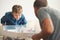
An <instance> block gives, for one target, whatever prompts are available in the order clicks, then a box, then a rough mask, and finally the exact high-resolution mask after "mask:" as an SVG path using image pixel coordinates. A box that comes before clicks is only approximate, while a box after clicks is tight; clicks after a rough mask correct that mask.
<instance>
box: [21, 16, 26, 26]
mask: <svg viewBox="0 0 60 40" xmlns="http://www.w3.org/2000/svg"><path fill="white" fill-rule="evenodd" d="M22 18H23V20H22V21H23V22H22V25H26V24H27V20H26V19H25V16H24V15H23V17H22Z"/></svg>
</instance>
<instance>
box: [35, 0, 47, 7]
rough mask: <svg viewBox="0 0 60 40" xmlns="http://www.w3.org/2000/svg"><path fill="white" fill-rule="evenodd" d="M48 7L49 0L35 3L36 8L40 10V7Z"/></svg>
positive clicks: (40, 0)
mask: <svg viewBox="0 0 60 40" xmlns="http://www.w3.org/2000/svg"><path fill="white" fill-rule="evenodd" d="M46 6H47V0H36V1H35V2H34V7H37V8H40V7H46Z"/></svg>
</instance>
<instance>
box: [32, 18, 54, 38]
mask: <svg viewBox="0 0 60 40" xmlns="http://www.w3.org/2000/svg"><path fill="white" fill-rule="evenodd" d="M53 31H54V28H53V25H52V21H51V20H50V19H49V18H46V19H44V20H43V21H42V30H41V32H40V33H38V34H36V35H34V36H35V37H37V39H41V38H43V39H45V38H46V37H48V36H49V35H51V34H52V33H53ZM34 36H33V37H32V38H33V39H34Z"/></svg>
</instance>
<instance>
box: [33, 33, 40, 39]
mask: <svg viewBox="0 0 60 40" xmlns="http://www.w3.org/2000/svg"><path fill="white" fill-rule="evenodd" d="M32 39H33V40H40V38H39V37H38V35H37V34H35V35H33V36H32Z"/></svg>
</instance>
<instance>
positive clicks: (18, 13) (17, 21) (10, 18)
mask: <svg viewBox="0 0 60 40" xmlns="http://www.w3.org/2000/svg"><path fill="white" fill-rule="evenodd" d="M1 23H2V24H3V25H26V23H27V21H26V19H25V17H24V15H23V14H22V6H20V5H14V6H13V7H12V12H7V13H6V14H5V15H4V16H3V17H2V18H1Z"/></svg>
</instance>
